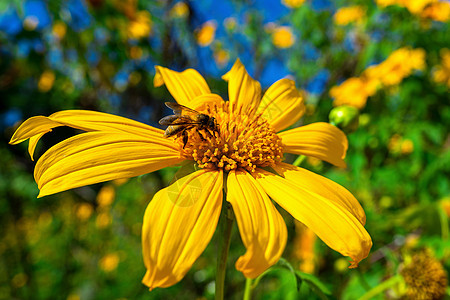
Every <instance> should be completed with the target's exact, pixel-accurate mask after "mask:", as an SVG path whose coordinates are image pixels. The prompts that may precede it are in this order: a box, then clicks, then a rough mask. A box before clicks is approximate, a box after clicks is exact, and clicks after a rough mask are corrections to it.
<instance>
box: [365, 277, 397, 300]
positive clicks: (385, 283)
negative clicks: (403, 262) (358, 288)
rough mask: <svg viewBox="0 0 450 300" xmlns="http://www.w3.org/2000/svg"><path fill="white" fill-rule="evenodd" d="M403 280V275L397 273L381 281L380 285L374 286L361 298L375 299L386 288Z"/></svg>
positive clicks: (366, 299)
mask: <svg viewBox="0 0 450 300" xmlns="http://www.w3.org/2000/svg"><path fill="white" fill-rule="evenodd" d="M402 280H403V277H402V276H401V275H396V276H394V277H391V278H389V279H388V280H386V281H383V282H382V283H380V284H379V285H377V286H376V287H374V288H373V289H371V290H370V291H368V292H367V293H365V294H364V295H363V296H362V297H361V298H359V300H369V299H373V298H374V297H375V296H376V295H378V294H381V293H382V292H384V291H385V290H387V289H389V288H391V287H393V286H395V285H397V284H399V283H401V282H402Z"/></svg>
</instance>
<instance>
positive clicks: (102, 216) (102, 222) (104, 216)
mask: <svg viewBox="0 0 450 300" xmlns="http://www.w3.org/2000/svg"><path fill="white" fill-rule="evenodd" d="M111 222H112V217H111V215H110V214H109V212H107V211H102V212H100V213H99V214H98V215H97V218H96V219H95V226H97V227H98V228H106V227H108V226H109V225H111Z"/></svg>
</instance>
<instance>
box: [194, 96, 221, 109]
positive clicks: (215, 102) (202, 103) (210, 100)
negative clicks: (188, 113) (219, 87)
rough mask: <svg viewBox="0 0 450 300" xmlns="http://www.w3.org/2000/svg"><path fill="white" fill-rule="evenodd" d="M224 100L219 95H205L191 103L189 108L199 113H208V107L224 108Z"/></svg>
mask: <svg viewBox="0 0 450 300" xmlns="http://www.w3.org/2000/svg"><path fill="white" fill-rule="evenodd" d="M223 102H224V101H223V99H222V97H220V96H219V95H217V94H204V95H201V96H198V97H196V98H195V99H193V100H192V101H191V102H190V103H189V106H188V107H189V108H192V109H195V110H197V111H199V112H206V109H207V106H209V107H211V108H212V107H215V106H217V107H222V105H223Z"/></svg>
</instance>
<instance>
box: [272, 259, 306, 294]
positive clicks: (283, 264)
mask: <svg viewBox="0 0 450 300" xmlns="http://www.w3.org/2000/svg"><path fill="white" fill-rule="evenodd" d="M274 267H281V268H284V269H286V270H289V271H290V272H291V274H292V275H294V277H295V283H296V288H297V291H300V285H301V284H302V278H301V277H300V276H297V274H296V272H295V269H294V267H293V266H292V265H291V263H290V262H288V261H287V260H285V259H284V258H282V257H281V258H280V260H279V261H278V262H277V264H276V265H275V266H274Z"/></svg>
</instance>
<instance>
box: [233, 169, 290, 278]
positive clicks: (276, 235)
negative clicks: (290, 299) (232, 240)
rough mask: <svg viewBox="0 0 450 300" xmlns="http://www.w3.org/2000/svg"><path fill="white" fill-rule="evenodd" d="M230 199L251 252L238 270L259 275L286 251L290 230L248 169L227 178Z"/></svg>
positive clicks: (246, 255) (240, 260) (253, 276)
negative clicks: (288, 231)
mask: <svg viewBox="0 0 450 300" xmlns="http://www.w3.org/2000/svg"><path fill="white" fill-rule="evenodd" d="M227 191H228V193H227V200H228V202H230V203H231V205H232V206H233V211H234V214H235V215H236V220H237V224H238V227H239V232H240V234H241V238H242V241H243V243H244V245H245V247H246V248H247V252H246V253H245V254H244V255H242V256H241V257H239V259H238V260H237V262H236V269H237V270H239V271H241V272H242V273H243V274H244V276H245V277H248V278H256V277H257V276H258V275H260V274H261V273H262V272H264V271H265V270H267V269H268V268H269V267H271V266H272V265H274V264H275V263H276V262H277V261H278V260H279V259H280V257H281V254H283V251H284V247H285V246H286V241H287V229H286V224H285V223H284V220H283V218H282V217H281V215H280V214H279V213H278V211H277V210H276V208H275V207H274V205H273V204H272V202H271V201H270V199H269V197H267V194H266V193H265V192H264V190H263V189H262V187H261V186H260V185H259V184H258V182H256V181H255V179H254V178H253V177H252V176H251V175H250V174H248V173H247V172H246V171H231V172H230V173H229V174H228V178H227Z"/></svg>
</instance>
